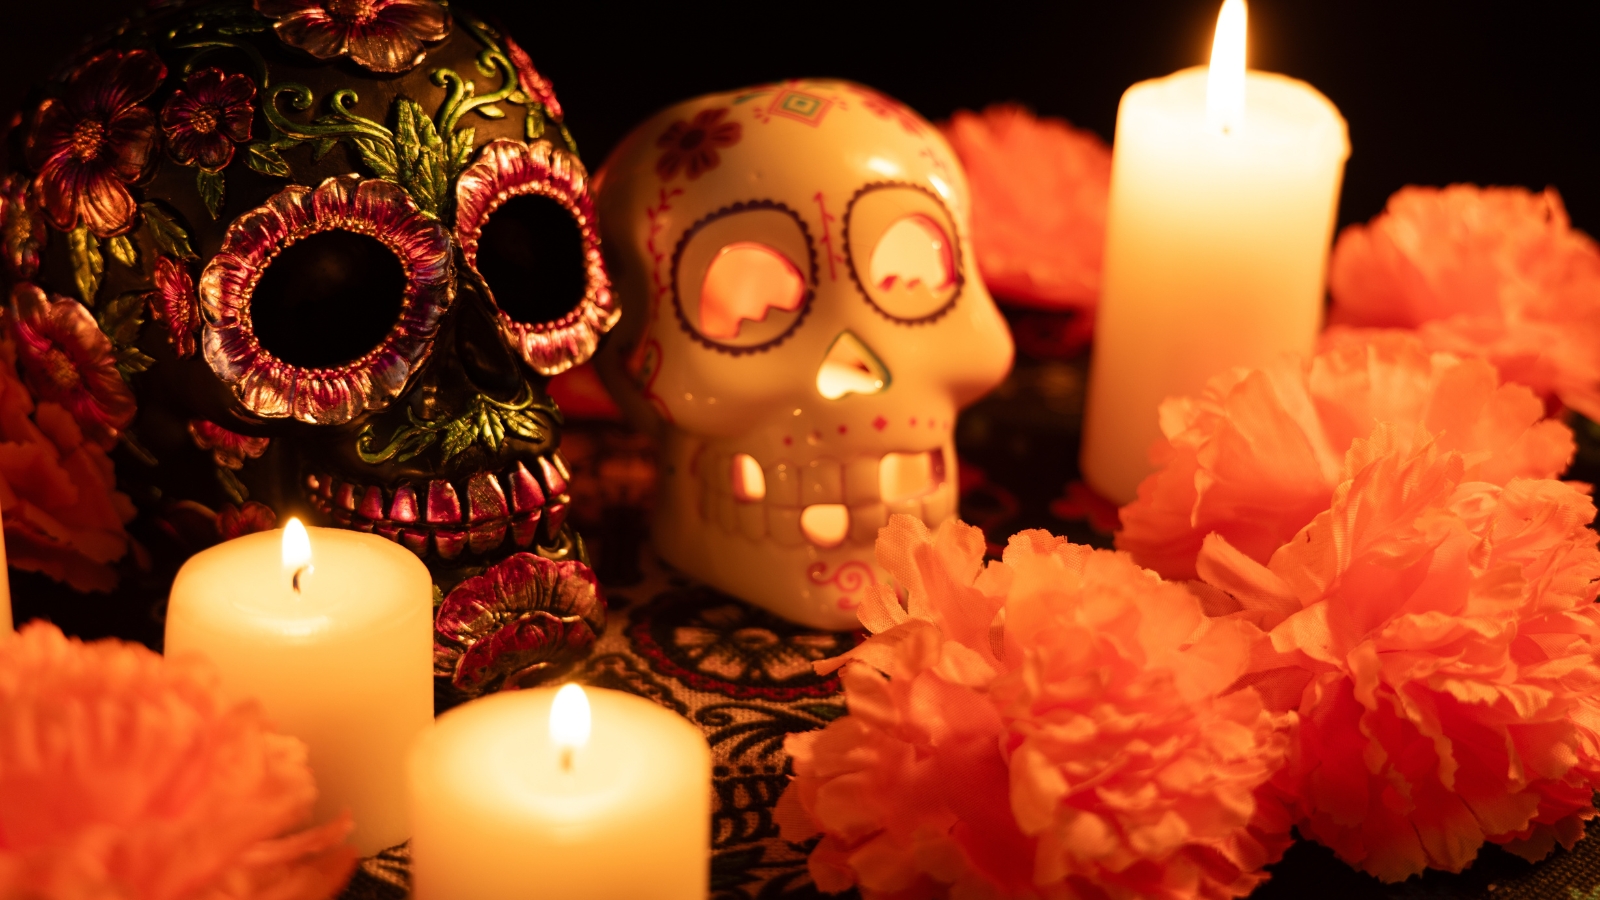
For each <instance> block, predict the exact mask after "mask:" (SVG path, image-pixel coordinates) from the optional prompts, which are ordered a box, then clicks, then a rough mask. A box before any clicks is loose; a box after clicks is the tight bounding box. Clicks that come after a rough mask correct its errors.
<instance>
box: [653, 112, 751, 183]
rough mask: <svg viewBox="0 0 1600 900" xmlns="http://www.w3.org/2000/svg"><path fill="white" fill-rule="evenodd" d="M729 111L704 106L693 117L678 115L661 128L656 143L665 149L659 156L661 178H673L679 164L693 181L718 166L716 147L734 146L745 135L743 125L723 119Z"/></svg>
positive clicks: (665, 179)
mask: <svg viewBox="0 0 1600 900" xmlns="http://www.w3.org/2000/svg"><path fill="white" fill-rule="evenodd" d="M727 115H728V109H727V107H718V108H717V109H703V110H701V111H700V112H698V113H695V116H694V119H693V120H691V121H688V122H685V121H684V120H682V119H679V120H678V121H676V122H673V123H672V125H670V126H669V127H668V128H667V130H666V131H664V132H662V133H661V137H659V138H657V139H656V146H657V147H660V148H661V151H662V152H661V158H660V159H658V160H656V174H657V175H658V176H660V177H661V180H662V181H670V180H671V179H672V176H674V175H676V174H678V169H680V168H681V169H683V173H684V176H685V177H687V178H688V179H689V180H691V181H693V180H694V179H696V178H699V177H700V176H701V175H702V174H704V173H706V172H709V171H711V170H712V169H715V168H716V167H717V166H718V165H719V164H720V163H721V162H722V155H721V154H720V153H718V152H717V148H718V147H732V146H733V145H734V144H737V143H739V139H740V138H741V137H743V136H744V126H743V125H740V124H739V123H738V122H724V121H722V120H723V118H724V117H726V116H727Z"/></svg>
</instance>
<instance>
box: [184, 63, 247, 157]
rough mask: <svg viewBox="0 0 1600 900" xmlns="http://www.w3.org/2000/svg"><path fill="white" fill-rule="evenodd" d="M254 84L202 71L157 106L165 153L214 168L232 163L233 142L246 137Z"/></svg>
mask: <svg viewBox="0 0 1600 900" xmlns="http://www.w3.org/2000/svg"><path fill="white" fill-rule="evenodd" d="M255 99H256V86H255V83H254V82H252V81H251V80H250V79H249V78H247V77H245V76H243V75H224V74H223V72H222V70H221V69H215V68H212V69H201V70H200V71H198V72H195V73H194V74H193V75H190V76H189V78H188V79H187V80H186V81H184V83H183V87H181V88H179V89H177V90H175V91H173V92H172V96H171V97H170V98H169V99H168V100H167V104H166V106H163V107H162V108H161V130H162V131H164V132H166V134H167V151H168V152H170V153H171V154H172V158H173V159H175V160H177V161H178V162H180V163H182V164H183V165H186V166H194V165H198V166H199V167H200V168H202V169H208V170H210V171H213V172H215V171H218V170H220V169H222V168H224V167H226V166H227V165H228V163H230V162H232V161H233V145H234V143H235V142H238V143H243V142H245V141H248V140H250V122H251V120H252V119H253V118H254V117H255Z"/></svg>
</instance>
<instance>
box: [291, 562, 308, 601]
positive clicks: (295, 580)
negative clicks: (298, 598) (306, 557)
mask: <svg viewBox="0 0 1600 900" xmlns="http://www.w3.org/2000/svg"><path fill="white" fill-rule="evenodd" d="M309 574H311V567H310V566H309V565H306V566H301V567H300V568H298V569H295V570H294V575H293V576H292V577H291V578H290V579H289V583H290V584H292V585H293V586H294V592H295V593H296V594H298V593H300V576H302V575H309Z"/></svg>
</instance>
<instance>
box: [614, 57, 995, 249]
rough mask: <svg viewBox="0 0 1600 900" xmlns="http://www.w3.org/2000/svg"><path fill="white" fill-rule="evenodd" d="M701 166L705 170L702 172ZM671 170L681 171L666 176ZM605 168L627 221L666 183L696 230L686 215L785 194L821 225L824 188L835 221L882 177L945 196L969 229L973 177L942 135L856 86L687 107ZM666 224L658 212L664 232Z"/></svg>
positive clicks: (640, 132) (726, 95)
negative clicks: (851, 200)
mask: <svg viewBox="0 0 1600 900" xmlns="http://www.w3.org/2000/svg"><path fill="white" fill-rule="evenodd" d="M727 126H733V128H731V129H730V128H728V127H727ZM718 129H722V130H721V131H720V132H719V131H718ZM696 154H699V159H698V161H697V160H695V158H694V157H695V156H696ZM708 154H709V155H708ZM694 162H698V163H699V164H700V165H702V166H706V167H705V168H703V169H692V168H691V163H694ZM674 163H675V164H676V165H675V166H674ZM669 166H672V167H674V168H675V171H673V172H672V174H671V176H670V177H667V178H665V179H662V178H660V177H659V176H660V175H661V174H662V173H664V172H665V171H666V169H667V168H668V167H669ZM606 169H607V175H606V176H605V180H606V181H607V182H608V184H607V189H608V190H607V193H609V194H611V196H612V197H613V198H618V199H623V201H624V204H625V205H626V206H627V207H628V209H627V210H622V209H619V210H617V214H618V215H631V216H633V217H634V218H636V219H637V218H640V215H639V213H640V211H642V210H644V209H645V208H647V207H649V206H651V205H653V204H657V203H658V202H659V194H658V191H657V188H658V187H661V188H663V189H665V190H667V191H674V190H677V191H681V192H682V193H681V195H679V196H681V198H682V200H681V201H680V202H678V203H676V204H674V205H673V208H672V209H669V210H667V211H666V214H667V221H670V222H672V223H673V224H677V225H679V226H680V227H682V226H687V225H688V224H690V223H689V221H686V220H682V219H683V216H684V215H695V216H698V215H703V214H704V213H706V212H709V211H711V210H715V209H718V208H720V207H722V206H725V205H727V204H730V203H736V202H740V201H747V200H750V199H752V198H755V197H772V198H779V199H781V200H783V201H784V202H786V203H788V204H790V205H791V206H793V207H795V208H796V209H795V211H796V212H798V213H800V214H802V215H803V216H804V217H805V218H806V219H807V220H808V221H815V220H817V219H818V217H819V216H820V215H821V213H820V210H819V207H818V206H817V204H816V201H815V200H814V195H815V194H816V193H817V192H818V191H822V192H823V193H824V194H825V198H824V202H826V203H828V204H829V206H828V209H827V212H828V214H830V215H837V214H838V213H839V212H841V209H840V208H835V207H834V206H833V204H839V205H840V206H841V207H842V204H843V203H844V202H846V201H848V199H849V194H850V193H853V192H854V191H855V190H857V189H859V188H860V187H861V186H863V185H866V184H869V183H874V182H880V181H893V182H899V183H904V184H912V185H917V186H919V187H923V188H926V189H928V190H930V191H932V192H934V193H935V194H937V195H938V196H939V197H940V199H941V200H943V201H944V203H945V204H946V205H948V206H949V207H950V208H951V212H952V213H954V214H955V215H956V217H957V218H958V220H959V221H960V223H961V225H962V226H963V230H964V225H965V214H966V209H967V189H966V180H965V177H964V175H963V173H962V171H961V166H960V164H959V162H958V161H957V159H956V156H955V154H954V152H953V151H952V150H951V149H950V145H949V144H948V143H946V141H945V140H944V137H943V136H942V135H940V134H939V132H938V129H936V128H934V127H933V126H932V125H930V124H929V123H928V122H927V121H926V120H925V119H923V118H922V117H921V116H919V115H918V114H917V113H915V112H913V111H912V110H910V109H909V108H907V107H905V106H904V105H902V104H901V103H899V102H898V101H896V100H894V99H891V98H889V97H886V96H884V95H883V94H880V93H878V92H876V91H874V90H872V89H871V88H867V87H864V86H862V85H858V84H854V83H852V82H848V81H834V80H805V81H792V82H784V83H782V84H776V85H761V86H756V87H751V88H746V89H743V90H734V91H726V92H723V93H719V94H708V95H705V96H703V97H697V98H695V99H692V100H686V101H684V102H682V103H679V104H676V105H674V106H671V107H668V108H667V109H665V110H662V111H661V112H659V113H657V114H656V115H655V116H654V117H652V118H651V119H649V120H648V121H646V122H645V123H644V124H642V125H641V126H639V128H638V129H636V130H635V131H634V133H633V135H632V136H631V138H630V139H629V140H628V142H627V143H626V144H625V145H624V146H623V147H622V148H621V149H620V150H619V151H618V152H617V153H616V154H615V155H614V156H613V158H612V159H611V160H610V161H608V163H607V166H606ZM619 182H620V183H619ZM837 192H846V194H845V195H844V196H840V197H834V196H833V195H834V194H835V193H837ZM673 213H678V214H679V215H676V216H674V215H673ZM661 221H662V219H661V217H660V215H659V214H658V215H657V216H655V217H654V222H655V223H656V227H657V228H659V227H660V224H661ZM636 224H637V223H636ZM649 225H650V222H643V226H644V227H646V228H648V227H649ZM816 225H817V227H818V229H819V230H818V233H819V234H820V233H821V232H820V226H821V223H820V221H817V222H816Z"/></svg>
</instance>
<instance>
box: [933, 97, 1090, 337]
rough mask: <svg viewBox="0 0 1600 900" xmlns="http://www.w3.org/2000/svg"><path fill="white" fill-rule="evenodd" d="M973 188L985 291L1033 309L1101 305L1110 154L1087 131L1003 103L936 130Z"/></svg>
mask: <svg viewBox="0 0 1600 900" xmlns="http://www.w3.org/2000/svg"><path fill="white" fill-rule="evenodd" d="M941 130H942V131H943V132H944V136H945V137H946V138H947V139H948V140H949V141H950V146H951V147H952V148H954V149H955V151H956V155H957V156H959V157H961V165H962V167H963V168H965V169H966V170H967V181H968V182H969V183H970V185H971V187H972V244H973V249H974V250H976V251H977V255H978V268H979V269H980V270H981V271H982V273H983V280H984V282H985V283H986V284H987V285H988V286H989V289H990V290H992V291H994V293H995V294H996V295H997V296H999V297H1000V298H1001V299H1003V300H1007V301H1011V302H1012V303H1015V304H1017V305H1019V306H1031V307H1036V308H1041V309H1080V310H1092V309H1093V308H1094V306H1095V304H1096V303H1097V302H1099V299H1100V258H1101V256H1102V255H1103V254H1104V251H1105V238H1106V202H1107V198H1108V197H1109V195H1110V192H1111V148H1109V147H1107V146H1106V143H1105V141H1103V140H1101V139H1100V138H1099V136H1098V135H1096V134H1095V133H1094V132H1092V131H1085V130H1083V129H1080V128H1074V127H1072V125H1070V124H1069V123H1067V122H1065V121H1063V120H1061V119H1051V118H1042V119H1041V118H1038V117H1035V116H1034V115H1033V114H1032V113H1030V112H1028V110H1027V109H1025V108H1023V107H1021V106H1019V105H1017V104H1014V103H1002V104H996V105H994V106H991V107H989V108H988V109H986V110H984V111H983V112H981V113H972V112H967V111H966V110H961V111H958V112H957V113H956V114H955V115H954V116H951V117H950V121H949V122H947V123H945V124H944V125H943V126H941Z"/></svg>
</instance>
